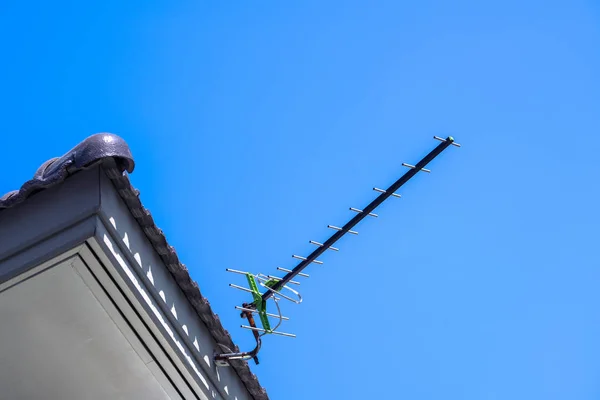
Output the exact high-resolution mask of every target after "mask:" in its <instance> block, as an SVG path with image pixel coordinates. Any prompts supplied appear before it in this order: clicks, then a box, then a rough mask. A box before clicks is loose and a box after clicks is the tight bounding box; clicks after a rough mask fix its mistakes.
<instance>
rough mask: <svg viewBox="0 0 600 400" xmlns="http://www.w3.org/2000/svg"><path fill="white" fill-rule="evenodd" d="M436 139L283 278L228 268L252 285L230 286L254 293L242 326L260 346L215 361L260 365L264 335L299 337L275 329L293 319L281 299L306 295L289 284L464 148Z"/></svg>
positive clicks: (449, 139)
mask: <svg viewBox="0 0 600 400" xmlns="http://www.w3.org/2000/svg"><path fill="white" fill-rule="evenodd" d="M433 138H434V139H436V140H439V141H440V142H441V143H440V144H438V145H437V146H436V147H435V148H434V149H433V150H431V151H430V152H429V154H427V155H426V156H425V157H423V159H421V161H419V162H418V163H417V164H416V165H411V164H407V163H402V166H404V167H406V168H408V171H407V172H406V173H405V174H404V175H402V176H401V177H400V178H399V179H398V180H397V181H396V182H394V183H393V184H392V185H391V186H390V187H388V188H387V189H385V190H384V189H379V188H376V187H375V188H373V190H374V191H376V192H378V193H380V194H379V196H377V197H376V198H375V199H374V200H373V201H372V202H370V203H369V204H368V205H367V206H366V207H365V208H363V209H358V208H354V207H350V210H351V211H353V212H355V213H356V215H355V216H354V217H352V219H350V221H348V222H347V223H346V224H345V225H344V226H342V227H338V226H334V225H327V227H328V228H330V229H333V230H335V231H336V232H335V233H334V234H333V235H331V236H330V237H329V239H327V240H326V241H325V242H323V243H320V242H316V241H314V240H310V241H309V242H310V243H311V244H313V245H315V246H317V248H316V249H315V250H314V251H313V252H312V253H310V255H308V256H307V257H302V256H299V255H295V254H294V255H292V257H293V258H296V259H298V260H300V262H299V263H298V265H297V266H296V267H295V268H294V269H291V270H290V269H285V268H281V267H277V269H278V270H280V271H283V272H287V273H286V274H285V275H284V276H283V277H275V276H272V275H263V274H251V273H249V272H244V271H238V270H232V269H227V271H229V272H233V273H236V274H241V275H245V276H246V278H247V280H248V284H249V285H250V288H249V289H248V288H245V287H241V286H238V285H234V284H230V285H229V286H231V287H233V288H235V289H239V290H242V291H245V292H249V293H251V294H252V297H253V299H254V301H253V302H251V303H244V304H242V307H236V309H238V310H241V311H242V313H241V317H242V318H246V319H247V320H248V323H249V324H250V326H247V325H242V326H241V327H242V328H245V329H249V330H251V331H252V333H253V335H254V338H255V339H256V347H255V348H254V349H253V350H251V351H247V352H239V353H221V354H215V357H214V359H215V362H216V363H217V364H218V365H221V366H227V365H229V361H230V360H236V359H237V360H239V359H242V360H249V359H254V361H255V362H256V363H257V364H258V358H257V357H256V355H257V354H258V352H259V350H260V348H261V336H263V335H266V334H275V335H281V336H288V337H295V335H293V334H289V333H284V332H279V331H276V330H275V329H277V327H279V325H280V324H281V322H282V321H284V320H288V319H289V318H287V317H283V316H282V315H281V311H280V309H279V304H278V302H279V301H280V300H281V299H286V300H289V301H292V302H294V303H296V304H299V303H301V302H302V296H300V294H299V293H298V292H297V291H296V290H294V289H292V288H290V287H289V286H288V284H294V285H299V284H300V283H299V282H297V281H293V279H294V278H295V277H296V276H300V277H304V278H308V275H307V274H305V273H303V272H302V271H303V270H304V269H305V268H306V267H307V266H309V265H310V264H312V263H315V264H323V262H322V261H320V260H317V257H319V256H320V255H321V254H323V253H324V252H325V251H327V250H333V251H339V249H338V248H337V247H334V246H333V245H334V244H335V243H336V242H337V241H338V240H340V239H341V238H342V236H344V235H345V234H346V233H350V234H354V235H358V232H356V231H354V230H352V228H354V227H355V226H356V225H357V224H358V223H359V222H360V221H362V220H363V219H364V218H365V217H367V216H370V217H374V218H377V217H378V215H377V214H375V213H373V211H374V210H375V209H376V208H377V207H378V206H379V205H380V204H381V203H383V202H384V201H385V200H387V199H388V198H389V197H396V198H399V197H400V195H399V194H397V193H396V191H397V190H398V189H400V188H401V187H402V186H403V185H404V184H405V183H406V182H408V181H409V180H410V179H411V178H412V177H414V176H415V175H416V174H417V173H418V172H427V173H430V172H431V170H429V169H426V168H425V167H426V166H427V164H429V163H430V162H431V161H432V160H433V159H435V158H436V157H437V156H438V155H439V154H440V153H441V152H443V151H444V150H445V149H447V148H448V147H449V146H455V147H460V145H459V144H458V143H456V142H455V141H454V138H453V137H452V136H448V137H447V138H446V139H444V138H441V137H438V136H434V137H433ZM259 286H261V287H262V288H264V289H266V290H265V291H264V292H263V293H261V292H260V291H259V288H258V287H259ZM282 289H286V290H287V291H288V292H286V293H288V295H284V294H283V293H281V291H282ZM290 292H291V293H292V294H291V295H290V294H289V293H290ZM290 296H292V297H290ZM268 300H273V301H274V302H275V305H276V306H277V311H278V315H276V314H273V313H267V312H266V307H267V306H266V305H267V301H268ZM254 314H258V315H259V317H260V321H261V323H262V325H263V328H259V327H257V326H256V324H255V321H254V317H253V315H254ZM268 317H273V318H276V319H278V323H277V326H276V327H275V328H274V329H271V327H270V322H269V319H268Z"/></svg>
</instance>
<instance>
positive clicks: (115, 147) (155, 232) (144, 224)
mask: <svg viewBox="0 0 600 400" xmlns="http://www.w3.org/2000/svg"><path fill="white" fill-rule="evenodd" d="M97 164H101V165H102V167H103V168H104V171H105V172H106V174H107V176H108V177H109V178H110V180H111V181H112V183H113V184H114V186H115V188H116V189H117V192H118V193H119V195H120V197H121V198H122V199H123V201H124V202H125V204H126V205H127V207H128V209H129V211H130V212H131V214H132V215H133V217H134V218H135V219H136V221H137V222H138V224H139V225H140V228H141V229H142V230H143V231H144V233H145V235H146V237H147V238H148V240H149V241H150V243H151V244H152V246H153V247H154V249H155V250H156V252H157V253H158V254H159V255H160V257H161V259H162V260H163V262H164V263H165V265H166V266H167V269H168V270H169V272H170V273H171V275H172V276H173V278H174V279H175V281H176V282H177V284H178V285H179V287H180V288H181V290H182V292H183V293H184V294H185V296H186V298H187V299H188V301H189V302H190V304H191V305H192V307H193V308H194V309H195V310H196V313H197V314H198V316H199V317H200V319H201V320H202V322H204V324H205V325H206V327H207V328H208V331H209V332H210V334H211V336H212V337H213V339H214V340H215V341H216V342H217V343H218V344H221V345H224V346H227V347H229V348H230V349H233V350H234V351H235V352H238V351H239V348H238V346H237V345H235V344H234V343H233V340H232V339H231V336H230V335H229V332H227V330H225V328H223V325H222V324H221V321H220V319H219V317H218V315H216V314H215V313H213V311H212V309H211V307H210V303H209V301H208V300H207V299H206V298H205V297H204V296H202V293H201V292H200V288H199V287H198V284H197V283H196V282H195V281H193V280H192V278H191V276H190V274H189V272H188V269H187V268H186V266H185V265H184V264H182V263H181V262H180V260H179V257H178V256H177V253H176V252H175V249H174V248H173V247H172V246H170V245H169V243H168V242H167V239H166V237H165V235H164V233H163V231H162V230H161V229H160V228H158V227H157V226H156V224H155V223H154V219H153V218H152V215H151V214H150V211H148V210H147V209H146V208H144V206H143V204H142V203H141V201H140V199H139V195H140V192H139V190H137V189H135V188H134V187H133V186H132V185H131V182H130V181H129V178H128V174H127V172H128V173H131V172H133V170H134V168H135V162H134V160H133V156H132V155H131V151H130V149H129V146H128V145H127V143H126V142H125V140H123V139H122V138H121V137H119V136H117V135H114V134H111V133H98V134H95V135H92V136H89V137H88V138H86V139H85V140H83V141H82V142H81V143H79V144H78V145H77V146H75V147H74V148H73V149H71V150H70V151H69V152H67V153H66V154H65V155H63V156H62V157H56V158H51V159H49V160H48V161H46V162H45V163H43V164H42V165H41V166H40V167H39V168H38V169H37V171H36V172H35V174H34V176H33V179H31V180H29V181H27V182H25V183H24V184H23V185H22V186H21V188H20V189H19V190H14V191H12V192H8V193H6V194H5V195H3V196H2V197H0V212H1V211H2V210H3V209H6V208H10V207H13V206H16V205H18V204H20V203H22V202H24V201H25V200H27V199H28V198H29V197H30V196H32V195H34V194H35V193H37V192H39V191H42V190H45V189H48V188H50V187H52V186H55V185H57V184H60V183H62V182H64V181H65V180H66V179H67V178H68V177H69V176H70V175H72V174H74V173H76V172H78V171H80V170H82V169H86V168H89V167H91V166H95V165H97ZM230 365H231V367H232V368H233V369H234V370H235V371H236V373H237V374H238V376H239V377H240V379H241V381H242V382H243V383H244V385H245V386H246V388H247V390H248V391H249V392H250V394H251V395H252V396H253V397H254V399H256V400H268V398H269V397H268V395H267V393H266V390H265V389H264V388H263V387H262V386H261V385H260V383H259V382H258V378H257V377H256V375H254V374H253V373H252V372H251V371H250V367H249V366H248V363H247V362H246V361H243V360H231V361H230Z"/></svg>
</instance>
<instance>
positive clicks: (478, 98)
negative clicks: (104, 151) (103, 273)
mask: <svg viewBox="0 0 600 400" xmlns="http://www.w3.org/2000/svg"><path fill="white" fill-rule="evenodd" d="M124 4H125V5H124ZM0 35H1V37H2V38H3V39H2V40H1V41H0V46H1V47H0V49H1V50H2V53H3V55H4V57H3V62H2V63H1V64H0V85H1V87H2V93H3V96H2V97H1V98H0V113H1V115H2V122H3V132H4V133H3V135H2V149H3V151H2V159H1V160H0V164H1V166H2V170H3V171H4V173H3V174H2V175H1V176H0V192H2V193H4V192H7V191H9V190H12V189H16V188H18V187H19V186H20V184H21V183H22V182H24V181H26V180H27V179H29V178H30V177H31V176H32V174H33V173H34V172H35V170H36V168H37V167H38V166H39V165H40V164H41V163H42V162H43V161H44V160H46V159H48V158H50V157H53V156H58V155H61V154H63V153H64V152H66V151H67V150H68V149H70V148H71V147H72V146H74V145H75V144H77V143H78V142H79V141H80V140H82V139H83V138H85V137H86V136H88V135H90V134H93V133H96V132H102V131H108V132H113V133H116V134H119V135H121V136H122V137H124V138H125V139H126V140H127V142H128V143H129V144H130V146H131V148H132V151H133V153H134V157H135V159H136V162H137V167H136V171H135V172H134V173H133V174H132V181H133V183H134V185H135V186H136V187H138V188H139V189H140V190H141V193H142V201H143V202H144V204H145V205H146V206H147V207H148V208H149V209H150V210H151V211H152V212H153V214H154V216H155V219H156V221H157V223H158V224H159V226H160V227H161V228H162V229H163V230H164V231H165V232H166V234H167V237H168V238H169V241H170V242H171V244H173V245H174V246H175V247H176V249H177V251H178V253H179V254H180V257H181V259H182V260H183V261H184V262H185V263H186V265H187V266H188V268H189V269H190V271H191V274H192V276H193V278H194V279H195V280H197V281H198V282H199V284H200V287H201V289H202V292H203V294H204V295H205V296H206V297H208V299H209V300H210V301H211V304H212V305H213V308H214V310H215V311H216V312H217V313H218V314H219V315H220V317H221V319H222V321H223V323H224V325H225V327H226V328H227V329H228V330H229V331H230V332H231V334H232V335H233V337H234V339H235V340H236V341H237V342H238V343H239V344H240V345H241V346H242V347H246V348H247V347H250V346H251V344H252V343H251V338H250V335H249V334H248V332H246V331H242V330H241V329H239V328H238V325H239V324H240V323H241V320H240V319H239V317H238V314H237V312H235V310H234V309H233V307H234V305H237V304H239V303H241V302H242V301H245V300H247V298H246V297H245V296H244V295H243V294H242V293H237V292H234V291H233V290H232V289H229V288H228V287H227V284H228V283H229V282H232V281H236V279H237V277H236V276H230V275H228V274H227V273H226V272H225V268H236V269H241V270H248V271H252V272H263V273H274V272H276V270H275V267H276V266H278V265H279V266H283V267H287V268H292V267H293V266H294V265H295V264H294V262H293V259H292V258H291V257H290V256H291V254H300V255H306V254H308V253H309V252H310V250H312V248H311V247H310V246H311V245H310V244H309V243H308V240H310V239H312V240H316V241H324V240H325V239H326V238H327V237H328V235H329V234H330V233H331V232H330V231H329V230H328V229H327V228H326V225H327V224H333V225H341V224H343V223H344V222H345V221H346V220H347V219H348V218H350V217H351V216H352V213H351V212H350V211H349V210H348V207H351V206H352V207H358V208H360V207H363V206H365V205H366V204H367V203H368V202H369V201H371V200H372V199H373V198H374V196H375V193H373V192H372V191H371V188H372V187H373V186H379V187H385V186H387V185H389V184H390V183H392V182H393V181H394V180H396V179H397V178H398V177H399V175H400V174H401V173H403V172H404V171H403V169H402V167H401V163H402V162H408V163H415V162H417V161H418V160H419V159H420V158H421V157H422V156H423V155H425V154H426V153H427V152H428V151H429V150H430V149H431V148H433V147H434V146H435V145H436V144H437V142H435V141H434V140H433V139H432V136H433V135H438V136H446V135H453V136H454V137H456V140H457V141H458V142H459V143H461V144H462V145H463V147H462V148H461V149H456V148H450V149H448V150H447V151H446V152H445V153H444V154H442V155H441V156H440V157H439V158H438V159H436V160H435V161H434V162H433V163H432V164H431V166H430V167H431V169H432V171H433V172H432V173H431V174H429V175H425V174H422V175H419V176H417V177H416V178H415V179H414V180H412V181H411V182H410V183H409V184H407V185H406V186H405V187H404V188H403V190H402V194H403V198H402V199H400V200H396V199H392V200H389V201H388V202H386V203H384V204H383V205H382V206H381V208H380V209H379V211H378V214H380V217H379V218H378V219H370V220H367V221H365V222H363V223H361V225H359V226H358V227H357V230H358V231H359V232H360V234H359V235H358V236H356V237H354V236H353V237H345V238H343V239H342V240H341V242H339V246H338V247H340V248H341V251H340V252H339V253H330V254H326V255H325V256H324V257H322V260H323V261H324V262H325V264H324V265H322V266H318V265H315V266H314V267H311V268H310V271H307V272H309V273H310V274H311V278H310V279H309V280H308V281H306V282H305V283H303V285H302V293H303V296H304V298H305V301H304V303H303V304H301V305H299V306H297V305H285V309H284V313H285V314H286V315H288V316H290V317H291V318H292V320H291V321H290V322H289V323H288V324H287V325H286V326H284V327H282V330H286V331H291V332H294V333H296V334H297V335H298V338H296V339H286V338H279V337H269V338H267V339H266V340H265V345H264V350H263V351H262V352H261V361H262V362H261V364H260V365H259V366H256V367H252V368H253V370H254V371H255V373H256V374H257V375H258V377H259V379H260V382H261V383H262V384H263V385H264V386H265V387H266V388H267V390H268V392H269V394H270V395H271V397H272V398H273V399H286V400H296V399H334V398H335V399H337V398H339V399H365V398H368V399H442V398H443V399H461V400H462V399H512V400H518V399H523V400H534V399H544V400H547V399H573V400H575V399H590V400H591V399H598V398H599V397H600V383H599V379H598V378H599V376H600V341H599V340H598V338H599V337H600V314H599V313H598V303H599V302H600V291H598V283H599V281H600V257H599V256H598V252H597V250H598V248H599V245H598V237H597V231H598V226H599V223H600V207H598V199H599V197H600V185H599V184H598V175H599V173H600V167H599V166H598V163H597V159H598V155H597V154H598V153H597V150H598V147H599V146H600V112H599V110H600V108H599V104H600V75H599V74H600V73H599V72H598V71H600V46H599V45H598V43H600V7H599V6H598V3H596V2H593V1H587V2H585V1H576V0H575V1H564V2H553V1H543V2H542V1H529V2H519V1H503V2H464V1H462V2H461V1H458V2H438V1H423V2H411V3H409V2H400V1H389V2H370V3H369V4H368V5H367V3H365V2H354V1H346V2H333V1H332V2H319V1H303V2H294V3H292V2H254V3H253V4H250V3H248V2H238V3H235V2H233V3H231V2H230V3H228V4H227V5H225V3H219V4H217V2H213V3H209V2H198V1H196V2H191V1H180V2H167V1H164V2H159V1H154V2H152V1H144V2H142V1H129V2H120V1H104V2H95V3H94V2H60V1H58V2H52V3H49V2H37V3H36V2H11V4H8V3H7V2H5V4H2V5H1V6H0ZM238 283H241V282H238Z"/></svg>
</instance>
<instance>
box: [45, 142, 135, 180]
mask: <svg viewBox="0 0 600 400" xmlns="http://www.w3.org/2000/svg"><path fill="white" fill-rule="evenodd" d="M108 157H113V158H119V159H120V160H121V162H122V164H121V166H122V167H123V168H124V169H125V170H127V172H129V173H131V172H133V169H134V168H135V162H134V161H133V156H132V155H131V150H130V149H129V145H128V144H127V143H126V142H125V140H123V138H121V137H120V136H117V135H115V134H113V133H96V134H94V135H91V136H88V137H87V138H86V139H84V140H83V141H82V142H80V143H79V144H78V145H77V146H75V147H73V148H72V149H71V150H69V151H68V152H67V153H65V154H64V155H63V156H62V157H60V158H58V159H54V160H50V161H49V162H46V163H44V165H42V167H40V168H39V169H38V171H37V172H36V175H37V174H40V175H38V176H36V178H38V179H41V180H45V179H48V177H50V176H52V175H54V174H56V173H57V172H59V171H64V170H65V169H66V168H68V167H69V166H70V165H73V166H74V167H75V168H84V167H86V166H88V165H90V164H92V163H94V162H96V161H98V160H101V159H104V158H108Z"/></svg>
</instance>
